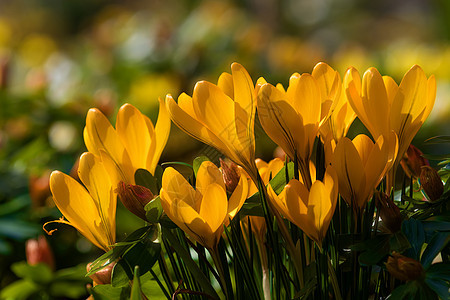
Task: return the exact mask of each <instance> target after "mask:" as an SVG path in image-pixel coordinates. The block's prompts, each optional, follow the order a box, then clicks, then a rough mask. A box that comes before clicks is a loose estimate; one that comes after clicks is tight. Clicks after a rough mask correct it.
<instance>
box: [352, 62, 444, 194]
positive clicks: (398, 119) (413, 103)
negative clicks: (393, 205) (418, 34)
mask: <svg viewBox="0 0 450 300" xmlns="http://www.w3.org/2000/svg"><path fill="white" fill-rule="evenodd" d="M355 75H356V73H355ZM360 82H361V81H360V79H359V78H357V76H353V80H352V79H350V80H349V81H347V83H346V87H345V88H346V93H347V96H348V99H349V102H350V104H351V106H352V108H353V110H354V111H355V112H356V114H357V115H358V118H359V119H360V120H361V121H362V123H363V124H364V126H366V128H367V129H368V130H369V132H370V133H371V134H372V136H373V138H374V139H377V138H378V137H379V136H381V135H384V136H388V135H389V133H390V131H394V132H395V134H396V135H397V140H398V151H397V153H396V154H395V155H394V156H393V157H392V162H390V163H389V165H390V168H391V167H392V169H391V171H390V172H389V176H388V178H387V179H388V182H387V188H388V190H390V189H391V187H392V186H393V180H394V176H395V170H396V168H397V166H398V163H399V162H400V160H401V159H402V158H403V155H404V153H405V152H406V150H407V148H408V146H409V145H410V143H411V141H412V139H413V138H414V136H415V135H416V133H417V131H418V130H419V129H420V127H421V126H422V124H423V123H424V122H425V120H426V118H427V117H428V115H429V114H430V112H431V110H432V108H433V105H434V101H435V98H436V79H435V78H434V76H433V75H432V76H430V77H429V78H428V79H427V77H426V75H425V73H424V71H423V70H422V69H421V68H420V67H419V66H417V65H414V66H413V67H411V69H410V70H409V71H408V72H407V73H406V74H405V76H404V77H403V79H402V81H401V83H400V85H397V83H396V82H395V81H394V80H393V79H392V78H391V77H389V76H381V75H380V73H379V72H378V70H377V69H375V68H369V69H368V70H367V71H366V72H365V73H364V76H363V80H362V84H361V87H360ZM388 142H389V143H394V141H392V140H390V141H388Z"/></svg>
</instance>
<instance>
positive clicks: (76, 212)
mask: <svg viewBox="0 0 450 300" xmlns="http://www.w3.org/2000/svg"><path fill="white" fill-rule="evenodd" d="M50 190H51V192H52V195H53V201H54V202H55V204H56V206H57V207H58V209H59V210H60V211H61V213H62V214H63V215H64V216H65V217H66V219H67V220H68V222H69V223H70V225H72V226H73V227H75V228H76V229H77V230H78V231H79V232H80V233H81V234H82V235H84V236H85V237H86V238H87V239H88V240H89V241H90V242H91V243H93V244H94V245H96V246H97V247H99V248H101V249H103V250H105V251H108V250H109V242H108V240H107V238H106V236H105V235H103V233H102V228H101V224H100V222H101V219H100V216H99V214H98V212H97V208H96V206H95V204H94V201H93V200H92V198H91V196H90V195H89V193H88V192H87V191H86V189H85V188H83V187H82V186H81V185H80V184H79V183H78V182H77V181H76V180H75V179H73V178H72V177H70V176H68V175H66V174H64V173H61V172H59V171H54V172H53V173H52V175H51V176H50Z"/></svg>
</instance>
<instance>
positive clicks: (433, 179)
mask: <svg viewBox="0 0 450 300" xmlns="http://www.w3.org/2000/svg"><path fill="white" fill-rule="evenodd" d="M420 184H421V185H422V188H423V190H424V191H425V193H426V195H427V196H428V199H429V200H430V201H431V202H433V201H436V200H438V199H439V198H441V196H442V194H443V193H444V184H443V183H442V180H441V177H439V174H438V173H437V171H436V170H435V169H433V168H432V167H430V166H423V167H422V171H421V172H420Z"/></svg>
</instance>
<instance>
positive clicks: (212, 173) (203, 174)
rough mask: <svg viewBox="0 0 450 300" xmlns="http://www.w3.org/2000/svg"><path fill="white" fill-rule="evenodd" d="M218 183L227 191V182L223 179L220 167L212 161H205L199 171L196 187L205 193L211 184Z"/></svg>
mask: <svg viewBox="0 0 450 300" xmlns="http://www.w3.org/2000/svg"><path fill="white" fill-rule="evenodd" d="M213 183H215V184H218V185H219V186H220V187H222V189H223V190H224V191H225V182H224V180H223V176H222V172H220V170H219V168H218V167H217V166H216V165H215V164H213V163H212V162H210V161H204V162H203V163H202V164H201V165H200V167H199V168H198V171H197V178H196V189H197V191H199V192H200V193H202V194H204V192H205V191H206V189H207V188H208V186H209V185H211V184H213Z"/></svg>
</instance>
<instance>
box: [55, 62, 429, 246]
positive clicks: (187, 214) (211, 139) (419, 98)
mask: <svg viewBox="0 0 450 300" xmlns="http://www.w3.org/2000/svg"><path fill="white" fill-rule="evenodd" d="M435 95H436V82H435V78H434V76H431V77H430V78H427V77H426V75H425V74H424V72H423V70H422V69H421V68H420V67H419V66H413V67H412V68H411V69H410V70H409V71H408V72H407V73H406V74H405V76H404V78H403V80H402V81H401V83H400V84H399V85H398V84H397V83H396V82H395V81H394V80H393V79H392V78H391V77H389V76H382V75H380V73H379V72H378V71H377V70H376V69H375V68H370V69H368V70H367V71H366V72H365V73H364V76H363V77H362V79H361V77H360V75H359V73H358V71H357V70H355V69H354V68H349V69H348V70H347V72H346V73H345V76H344V78H343V80H341V77H340V75H339V73H338V72H336V71H335V70H333V69H332V68H331V67H330V66H328V65H327V64H325V63H319V64H317V65H316V67H315V68H314V70H313V71H312V73H311V74H302V75H300V74H298V73H295V74H293V75H292V76H291V77H290V80H289V86H288V87H287V89H285V88H284V87H283V86H282V85H281V84H277V85H276V86H274V85H272V84H270V83H267V82H266V80H264V79H263V78H260V79H258V80H257V82H256V85H255V84H254V83H253V81H252V79H251V78H250V76H249V74H248V72H247V71H246V70H245V69H244V67H243V66H241V65H240V64H238V63H233V64H232V66H231V74H229V73H223V74H222V75H221V76H220V77H219V80H218V82H217V84H213V83H210V82H206V81H201V82H198V83H197V84H196V86H195V88H194V92H193V95H192V97H190V96H188V95H187V94H184V93H183V94H181V95H180V96H179V97H178V101H177V102H176V101H175V100H174V99H173V98H172V96H171V95H167V96H166V100H165V103H164V101H162V100H160V110H159V117H158V122H157V124H156V126H155V127H154V126H153V124H152V122H151V121H150V120H149V119H148V118H147V117H146V116H144V115H143V114H141V113H140V112H139V111H138V110H137V109H136V108H134V107H133V106H131V105H129V104H125V105H124V106H122V107H121V108H120V110H119V113H118V116H117V122H116V128H115V129H114V128H113V127H112V126H111V124H110V123H109V121H108V120H107V119H106V117H105V116H104V115H103V114H102V113H101V112H100V111H98V110H96V109H91V110H90V111H89V113H88V115H87V120H86V127H85V130H84V140H85V143H86V147H87V149H88V151H89V152H88V153H85V154H83V155H82V156H81V159H80V165H79V169H78V174H79V178H80V180H81V181H82V183H83V184H84V187H83V186H82V185H81V184H79V183H78V182H77V181H75V180H74V179H72V178H71V177H69V176H67V175H65V174H63V173H61V172H59V171H55V172H53V173H52V175H51V179H50V187H51V191H52V193H53V197H54V201H55V203H56V205H57V206H58V208H59V209H60V211H61V212H62V213H63V214H64V216H65V217H66V218H67V221H65V220H59V221H56V222H63V223H68V224H70V225H72V226H74V227H75V228H77V229H78V230H79V231H80V232H81V233H82V234H83V235H84V236H85V237H87V238H88V239H89V240H90V241H91V242H92V243H94V244H95V245H96V246H98V247H100V248H102V249H104V250H105V251H107V250H108V249H110V248H111V247H112V245H113V244H114V243H115V207H116V198H117V197H116V193H117V191H116V188H117V187H118V185H119V183H120V182H125V183H127V184H135V181H134V173H135V171H136V170H137V169H139V168H144V169H147V170H148V171H150V172H151V173H152V174H153V173H154V171H155V168H156V165H157V163H158V161H159V158H160V155H161V153H162V150H163V148H164V146H165V144H166V142H167V138H168V135H169V131H170V122H171V121H170V120H172V121H173V122H174V123H175V124H176V125H177V126H178V127H180V128H181V129H182V130H183V131H185V132H186V133H187V134H189V135H191V136H193V137H195V138H196V139H198V140H200V141H202V142H204V143H206V144H208V145H210V146H213V147H214V148H216V149H217V150H219V151H220V152H221V153H222V154H223V155H224V156H226V157H228V158H229V159H230V160H232V161H233V162H234V163H236V164H237V165H238V166H240V167H242V169H239V170H240V171H238V172H237V173H236V174H237V178H235V181H236V182H235V183H234V186H233V187H232V189H231V190H228V194H227V186H226V184H225V182H224V179H223V175H222V171H221V170H220V169H219V168H218V167H217V166H215V165H214V164H213V163H211V162H209V161H206V162H203V163H202V164H201V166H200V168H199V169H198V171H197V177H196V187H195V189H194V188H193V187H192V186H191V184H190V183H189V182H188V181H187V180H186V179H185V178H184V177H183V176H182V175H181V174H180V173H179V172H178V171H176V170H175V169H174V168H171V167H169V168H166V169H165V171H164V174H163V177H162V189H161V191H160V199H161V204H162V206H163V208H164V211H165V213H166V214H167V216H168V217H169V218H170V219H171V220H172V221H173V222H174V223H176V224H177V225H178V226H179V227H180V228H181V229H182V230H184V231H185V232H186V233H187V234H188V235H189V236H190V237H191V238H193V239H195V240H196V241H198V242H199V243H200V244H202V245H203V246H205V247H207V248H208V249H214V247H216V246H217V243H218V241H219V239H220V237H221V235H222V233H223V224H225V225H227V224H228V222H229V220H230V219H232V218H233V217H234V216H235V215H236V214H237V212H238V211H239V209H240V208H241V207H242V205H243V203H244V202H245V200H246V199H247V198H248V197H249V196H251V195H252V194H253V193H255V191H256V188H255V185H256V186H258V182H259V183H261V182H263V183H264V184H265V185H267V183H268V181H269V178H272V177H274V176H275V175H276V174H277V173H278V172H279V171H280V170H281V168H282V167H283V161H281V160H279V159H278V160H274V161H272V162H270V163H269V164H267V163H263V162H261V161H260V160H256V161H255V135H254V123H255V117H256V112H258V117H259V120H260V123H261V125H262V127H263V129H264V131H265V132H266V133H267V135H268V136H269V137H270V138H271V139H272V140H273V141H274V142H275V143H276V144H278V145H279V146H280V147H281V148H282V149H283V150H284V152H285V153H286V155H287V156H288V157H289V159H291V160H292V161H295V162H296V166H298V171H299V172H300V174H301V177H300V178H298V179H296V178H294V179H291V180H290V181H289V183H288V184H287V185H286V186H285V187H284V189H283V190H282V191H281V193H279V194H277V193H276V192H275V191H274V190H273V188H272V187H271V186H270V184H269V185H267V190H265V191H261V192H264V193H266V195H267V196H268V199H269V204H270V207H271V208H272V209H275V210H276V211H277V213H278V214H279V215H281V216H282V217H284V218H287V219H288V220H289V221H291V222H292V223H294V224H295V225H297V226H298V227H300V228H301V229H302V230H303V232H305V233H306V234H307V235H308V236H309V237H310V238H311V239H312V240H314V241H315V242H316V243H317V244H318V245H320V244H321V242H322V240H323V238H324V237H325V234H326V231H327V229H328V226H329V223H330V220H331V218H332V216H333V214H334V210H335V207H336V203H337V197H338V193H339V194H340V195H341V196H342V197H343V199H344V200H345V201H346V202H347V203H348V205H349V206H351V207H352V208H353V209H354V210H355V211H356V212H361V211H362V210H363V209H364V207H365V204H366V203H367V201H368V200H369V199H370V198H371V197H372V195H373V192H374V190H375V188H376V187H377V185H378V184H379V183H380V181H381V180H382V178H383V177H385V176H386V177H387V186H388V189H387V191H388V192H389V191H390V190H391V188H392V187H393V178H394V175H395V169H396V168H397V166H398V164H399V161H400V159H401V158H402V157H403V155H404V153H405V151H406V149H407V148H408V146H409V144H410V143H411V140H412V139H413V137H414V136H415V134H416V133H417V131H418V130H419V128H420V127H421V125H422V124H423V123H424V121H425V119H426V118H427V117H428V115H429V114H430V112H431V109H432V107H433V104H434V100H435ZM356 116H357V117H358V118H359V119H360V120H361V121H362V123H363V124H364V125H365V127H366V128H367V129H368V130H369V132H370V134H371V135H372V138H373V140H372V139H371V138H370V137H368V136H367V135H363V134H361V135H358V136H356V137H355V138H354V139H353V140H350V139H349V138H347V137H346V134H347V132H348V130H349V128H350V125H351V124H352V122H353V121H354V119H355V118H356ZM316 138H319V139H320V141H321V143H323V145H324V149H325V162H326V171H325V175H324V177H323V179H321V180H317V179H316V175H315V173H316V171H315V167H314V165H313V164H312V163H311V157H312V151H313V145H314V143H315V140H316ZM258 169H259V171H258ZM86 189H87V190H86ZM255 224H256V223H255Z"/></svg>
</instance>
